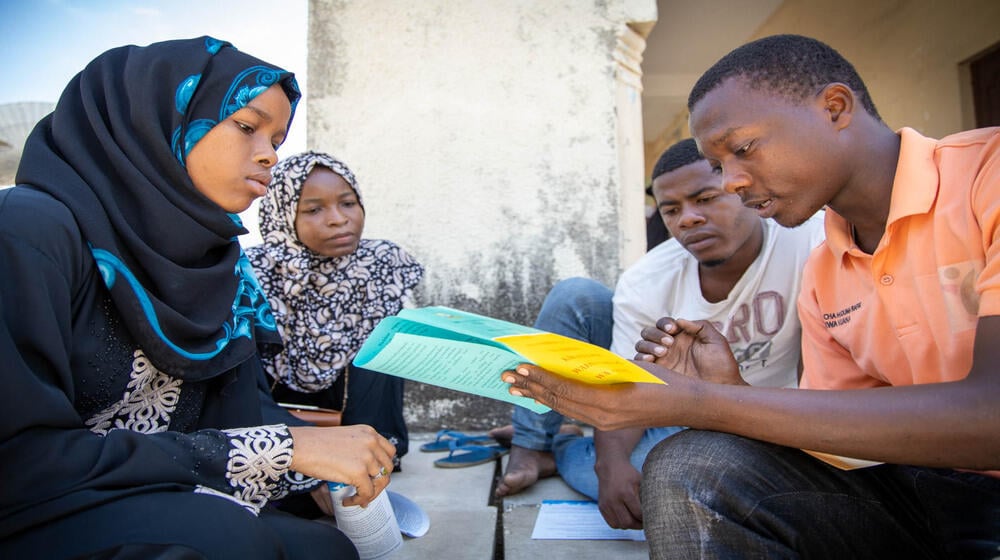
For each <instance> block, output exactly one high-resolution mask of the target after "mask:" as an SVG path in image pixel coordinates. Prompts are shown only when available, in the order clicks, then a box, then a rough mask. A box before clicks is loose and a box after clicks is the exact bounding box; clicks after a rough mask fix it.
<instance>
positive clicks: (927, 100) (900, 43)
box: [752, 0, 1000, 138]
mask: <svg viewBox="0 0 1000 560" xmlns="http://www.w3.org/2000/svg"><path fill="white" fill-rule="evenodd" d="M789 32H794V33H798V34H802V35H809V36H812V37H816V38H817V39H820V40H822V41H824V42H826V43H828V44H830V45H833V46H834V47H835V48H836V49H837V50H838V51H840V53H841V54H843V55H844V56H845V57H846V58H847V59H848V60H850V61H851V62H852V63H853V64H854V66H855V68H857V70H858V72H859V73H860V74H861V77H862V79H864V80H865V84H867V86H868V88H869V91H871V93H872V97H873V98H874V100H875V106H876V107H877V108H878V110H879V113H881V115H882V119H883V120H884V121H885V122H886V124H888V125H889V126H890V127H891V128H894V129H895V128H899V127H902V126H910V127H913V128H915V129H917V130H919V131H921V132H922V133H924V134H927V135H929V136H932V137H937V138H940V137H941V136H945V135H947V134H951V133H954V132H958V131H960V130H964V129H967V128H974V123H973V121H972V118H971V116H970V115H971V109H972V107H971V99H967V91H965V90H966V88H967V87H968V82H969V79H968V77H967V76H966V75H965V74H964V72H965V67H964V63H965V62H966V61H967V60H968V59H969V58H970V57H973V56H974V55H976V54H978V53H980V52H982V51H984V50H986V49H987V48H989V47H990V46H992V45H995V44H997V43H998V42H1000V2H997V1H996V0H956V1H952V2H942V1H939V0H880V1H874V2H873V1H872V0H847V1H845V2H840V3H829V2H821V1H819V0H786V1H785V2H784V3H783V4H782V6H781V7H780V8H779V9H778V10H777V11H775V13H774V14H773V15H772V16H771V18H770V19H769V20H768V21H767V22H766V23H765V24H764V25H762V26H761V28H760V29H759V30H758V32H757V33H756V34H755V35H754V37H752V38H754V39H755V38H758V37H764V36H767V35H773V34H775V33H789Z"/></svg>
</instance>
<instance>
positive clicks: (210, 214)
mask: <svg viewBox="0 0 1000 560" xmlns="http://www.w3.org/2000/svg"><path fill="white" fill-rule="evenodd" d="M298 99H299V92H298V88H297V85H296V83H295V79H294V77H293V75H292V74H291V73H288V72H286V71H284V70H281V69H279V68H276V67H273V66H271V65H268V64H267V63H264V62H262V61H260V60H257V59H255V58H253V57H251V56H248V55H246V54H244V53H241V52H239V51H238V50H236V49H235V48H233V47H232V46H231V45H229V44H228V43H225V42H222V41H218V40H216V39H212V38H210V37H202V38H199V39H191V40H180V41H168V42H163V43H155V44H152V45H149V46H147V47H136V46H127V47H122V48H118V49H113V50H111V51H108V52H106V53H104V54H102V55H101V56H99V57H98V58H97V59H95V60H94V61H93V62H92V63H91V64H90V65H88V66H87V67H86V68H85V69H84V70H83V71H82V72H81V73H80V74H78V75H77V76H76V77H75V78H74V79H73V80H72V81H71V82H70V84H69V85H68V86H67V88H66V90H65V92H64V93H63V95H62V97H61V98H60V100H59V103H58V104H57V106H56V109H55V111H54V112H53V113H52V114H51V115H49V116H48V117H46V118H44V119H43V120H42V121H41V122H40V123H39V124H38V125H37V127H36V128H35V130H34V131H33V132H32V134H31V135H30V136H29V138H28V140H27V142H26V144H25V148H24V151H23V155H22V159H21V166H20V168H19V169H18V174H17V177H16V182H17V185H18V186H16V187H14V188H11V189H8V190H5V191H2V192H0V262H2V263H3V272H2V274H0V356H3V358H4V362H5V363H4V365H3V369H2V371H3V381H4V391H0V395H2V396H0V456H2V457H3V459H4V460H3V461H2V462H0V463H2V466H0V480H2V481H3V482H2V485H3V491H2V492H0V557H5V558H19V557H28V556H33V557H45V558H62V557H76V556H84V555H87V556H89V555H98V556H101V557H114V556H116V555H118V554H121V555H123V556H128V555H132V556H135V557H143V558H151V557H158V556H161V555H162V556H168V557H208V558H222V557H246V558H250V557H253V558H272V557H273V558H278V557H295V558H307V557H312V556H313V555H315V556H316V557H320V556H322V557H324V558H341V557H343V558H352V557H356V551H355V550H354V547H353V546H352V545H351V543H350V542H349V541H347V539H346V538H345V537H344V535H343V534H342V533H340V532H339V531H337V530H336V529H333V528H332V527H329V526H327V525H325V524H321V523H316V522H311V521H305V520H301V519H298V518H294V517H291V516H289V515H287V514H283V513H281V512H278V511H276V509H275V508H274V507H272V504H273V503H274V502H275V501H277V500H280V499H281V498H282V497H284V496H286V495H288V494H289V493H301V492H305V491H309V490H313V489H316V488H317V487H318V488H319V490H317V491H316V492H314V495H316V496H317V498H318V499H319V498H320V497H321V496H322V495H323V486H325V485H321V484H320V480H333V481H339V482H345V483H348V484H351V485H354V486H357V488H358V496H357V497H356V498H355V499H354V500H353V501H355V502H357V503H367V502H368V501H370V500H371V499H373V498H374V497H375V496H376V495H377V494H378V492H381V491H382V490H383V489H384V488H385V486H386V484H387V483H388V476H387V475H386V472H387V471H389V470H391V469H392V456H393V454H394V449H393V448H392V445H391V444H390V443H389V442H388V441H386V440H385V439H384V438H382V437H381V436H379V435H377V434H376V433H375V431H374V430H373V429H372V428H370V427H368V426H348V427H338V428H317V427H305V426H300V425H297V424H301V422H296V421H295V420H294V419H293V418H292V417H291V416H290V415H287V414H285V413H283V412H282V411H281V410H280V409H278V408H277V407H276V406H275V405H274V403H273V401H272V400H271V399H270V397H269V395H268V394H267V388H266V385H265V382H264V380H263V375H262V373H261V366H260V359H259V352H260V351H261V350H265V351H267V352H273V351H274V350H275V349H276V348H280V344H281V342H280V337H278V335H277V332H276V329H275V323H274V318H273V316H272V314H271V310H270V308H269V306H268V304H267V301H266V300H265V298H264V297H263V295H262V292H261V290H260V287H259V286H258V284H257V282H256V280H255V279H254V276H253V274H252V272H250V265H249V263H248V261H247V260H246V257H245V256H244V255H243V253H242V251H241V250H240V247H239V244H238V243H237V241H236V236H238V235H240V234H242V233H245V232H246V230H245V229H244V228H243V227H242V225H241V224H240V222H239V219H238V218H237V216H236V213H238V212H240V211H242V210H245V209H246V208H247V207H248V206H249V204H250V202H251V201H252V200H253V199H254V198H256V197H259V196H261V195H263V194H264V192H265V188H266V186H267V184H268V183H269V181H270V178H271V175H270V171H269V170H270V168H271V167H272V166H273V165H274V164H275V163H276V161H277V154H276V153H275V149H276V148H277V146H278V145H279V144H280V143H281V142H282V141H283V140H284V138H285V135H286V134H287V130H288V126H289V125H290V123H291V118H292V115H293V113H294V108H295V104H296V102H297V101H298ZM314 477H315V478H314ZM178 553H179V554H178Z"/></svg>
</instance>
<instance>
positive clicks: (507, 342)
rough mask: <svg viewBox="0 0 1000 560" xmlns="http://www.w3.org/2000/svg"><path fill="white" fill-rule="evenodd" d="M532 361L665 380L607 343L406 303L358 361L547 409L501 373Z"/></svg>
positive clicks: (574, 373)
mask: <svg viewBox="0 0 1000 560" xmlns="http://www.w3.org/2000/svg"><path fill="white" fill-rule="evenodd" d="M523 363H531V364H535V365H537V366H540V367H543V368H545V369H547V370H549V371H551V372H552V373H555V374H558V375H562V376H565V377H568V378H571V379H576V380H578V381H582V382H584V383H594V384H612V383H627V382H640V383H659V384H662V383H663V381H662V380H661V379H660V378H658V377H656V376H655V375H653V374H651V373H649V372H648V371H646V370H644V369H643V368H641V367H639V366H637V365H636V364H634V363H632V362H630V361H629V360H626V359H624V358H622V357H620V356H618V355H616V354H613V353H611V352H610V351H608V350H605V349H604V348H601V347H599V346H594V345H592V344H588V343H586V342H582V341H579V340H575V339H572V338H568V337H564V336H560V335H557V334H553V333H549V332H545V331H541V330H538V329H534V328H531V327H525V326H523V325H518V324H516V323H510V322H507V321H501V320H499V319H493V318H491V317H485V316H483V315H476V314H474V313H468V312H465V311H459V310H457V309H451V308H448V307H424V308H420V309H404V310H402V311H400V313H399V314H398V315H397V316H394V317H386V318H385V319H383V320H382V321H381V322H380V323H379V324H378V326H377V327H376V328H375V330H374V331H372V333H371V335H369V336H368V339H367V340H366V341H365V343H364V345H363V346H362V347H361V350H359V351H358V354H357V356H356V357H355V358H354V365H355V366H358V367H364V368H367V369H370V370H374V371H378V372H381V373H386V374H389V375H395V376H397V377H403V378H405V379H410V380H412V381H419V382H421V383H428V384H431V385H437V386H440V387H445V388H448V389H453V390H456V391H462V392H465V393H471V394H474V395H481V396H484V397H489V398H492V399H497V400H501V401H506V402H509V403H513V404H517V405H520V406H523V407H525V408H528V409H530V410H533V411H535V412H546V411H548V410H549V408H548V407H547V406H544V405H541V404H538V403H536V402H534V401H533V400H531V399H527V398H524V397H516V396H514V395H511V394H510V393H509V392H508V385H507V384H506V383H504V382H503V381H501V380H500V373H501V372H503V371H505V370H509V369H514V368H515V367H516V366H517V365H518V364H523Z"/></svg>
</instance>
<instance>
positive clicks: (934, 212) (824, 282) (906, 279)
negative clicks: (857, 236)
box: [798, 127, 1000, 389]
mask: <svg viewBox="0 0 1000 560" xmlns="http://www.w3.org/2000/svg"><path fill="white" fill-rule="evenodd" d="M899 135H900V138H901V146H900V153H899V163H898V165H897V166H896V176H895V178H894V179H893V184H892V200H891V203H890V208H889V220H888V223H887V224H886V229H885V234H884V235H883V236H882V240H881V241H880V242H879V245H878V247H877V248H876V250H875V253H874V254H873V255H867V254H865V253H864V252H862V251H861V250H860V249H858V247H857V245H855V243H854V239H853V236H852V235H851V227H850V225H849V224H848V223H847V221H846V220H845V219H844V218H843V217H841V216H840V215H838V214H837V213H836V212H833V211H832V210H829V209H828V210H827V214H826V241H825V242H824V243H823V244H821V245H819V246H818V247H817V248H816V249H815V250H813V253H812V254H811V255H810V257H809V260H808V262H807V263H806V267H805V271H804V272H803V279H802V290H801V292H800V294H799V301H798V309H799V318H800V319H801V322H802V360H803V364H804V366H805V370H804V373H803V376H802V381H801V384H800V386H801V387H803V388H812V389H856V388H864V387H879V386H884V385H913V384H918V383H937V382H943V381H954V380H957V379H962V378H964V377H965V376H966V375H968V373H969V369H970V368H971V366H972V346H973V340H974V338H975V334H976V321H977V319H978V318H979V317H981V316H988V315H1000V127H998V128H985V129H979V130H972V131H968V132H962V133H959V134H955V135H952V136H948V137H947V138H944V139H942V140H934V139H932V138H925V137H923V136H921V135H920V134H919V133H917V132H916V131H914V130H912V129H909V128H904V129H902V130H901V131H900V132H899Z"/></svg>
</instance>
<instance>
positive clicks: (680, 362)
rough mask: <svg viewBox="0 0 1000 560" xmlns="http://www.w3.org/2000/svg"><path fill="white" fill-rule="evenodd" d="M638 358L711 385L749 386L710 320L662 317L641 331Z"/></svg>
mask: <svg viewBox="0 0 1000 560" xmlns="http://www.w3.org/2000/svg"><path fill="white" fill-rule="evenodd" d="M635 349H636V352H637V354H636V355H635V359H636V360H639V361H643V362H652V363H654V364H656V365H659V366H663V367H665V368H667V369H670V370H673V371H675V372H677V373H680V374H683V375H686V376H688V377H694V378H697V379H702V380H705V381H710V382H712V383H723V384H728V385H746V384H747V383H746V382H745V381H744V380H743V378H742V377H741V376H740V366H739V364H738V363H737V362H736V358H734V357H733V352H732V350H731V349H730V348H729V342H728V341H726V338H725V337H724V336H722V334H721V333H719V331H717V330H715V327H713V326H712V324H711V323H709V322H708V321H688V320H685V319H674V318H673V317H663V318H662V319H660V320H659V321H657V322H656V326H655V327H646V328H644V329H642V340H640V341H639V342H636V344H635Z"/></svg>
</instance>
